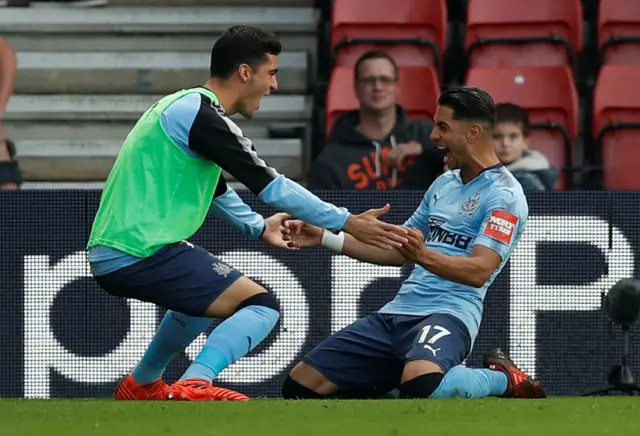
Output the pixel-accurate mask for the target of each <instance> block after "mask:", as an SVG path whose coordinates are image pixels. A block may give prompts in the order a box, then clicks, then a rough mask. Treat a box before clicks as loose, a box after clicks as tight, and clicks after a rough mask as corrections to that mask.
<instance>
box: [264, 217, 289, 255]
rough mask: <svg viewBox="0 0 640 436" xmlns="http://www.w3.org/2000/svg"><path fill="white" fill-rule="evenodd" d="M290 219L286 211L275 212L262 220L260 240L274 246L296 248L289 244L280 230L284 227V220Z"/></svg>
mask: <svg viewBox="0 0 640 436" xmlns="http://www.w3.org/2000/svg"><path fill="white" fill-rule="evenodd" d="M290 219H291V215H289V214H288V213H284V212H281V213H277V214H275V215H272V216H270V217H269V218H266V219H265V220H264V226H265V227H264V232H263V233H262V236H261V237H260V239H261V240H263V241H264V242H266V243H267V244H269V245H271V246H272V247H276V248H285V249H288V250H297V248H296V247H293V246H289V241H287V240H285V239H283V236H284V234H283V233H282V230H283V229H284V228H285V227H284V226H285V222H287V220H290Z"/></svg>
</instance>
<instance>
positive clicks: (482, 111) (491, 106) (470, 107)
mask: <svg viewBox="0 0 640 436" xmlns="http://www.w3.org/2000/svg"><path fill="white" fill-rule="evenodd" d="M438 105H440V106H444V107H448V108H449V109H451V110H452V111H453V119H454V120H459V121H481V122H484V123H486V124H488V125H489V127H493V126H494V125H495V123H496V105H495V103H494V102H493V98H491V96H490V95H489V93H488V92H486V91H483V90H482V89H480V88H475V87H473V86H457V87H452V88H449V89H447V90H446V91H444V92H443V93H442V95H441V96H440V98H439V99H438Z"/></svg>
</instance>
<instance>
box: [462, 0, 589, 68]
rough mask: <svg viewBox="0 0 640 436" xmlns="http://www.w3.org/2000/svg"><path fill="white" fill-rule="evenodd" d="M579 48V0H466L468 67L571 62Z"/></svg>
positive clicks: (580, 33) (541, 64)
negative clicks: (467, 4) (467, 0)
mask: <svg viewBox="0 0 640 436" xmlns="http://www.w3.org/2000/svg"><path fill="white" fill-rule="evenodd" d="M580 50H582V4H581V3H580V0H537V1H517V0H469V7H468V10H467V30H466V36H465V51H466V52H467V56H468V60H467V62H468V65H469V66H470V67H498V66H514V65H537V66H550V65H571V66H572V67H573V66H575V62H576V53H577V52H579V51H580Z"/></svg>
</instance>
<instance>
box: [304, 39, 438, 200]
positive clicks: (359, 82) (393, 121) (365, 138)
mask: <svg viewBox="0 0 640 436" xmlns="http://www.w3.org/2000/svg"><path fill="white" fill-rule="evenodd" d="M354 83H355V94H356V97H357V99H358V102H359V106H360V107H359V109H356V110H353V111H350V112H346V113H344V114H343V115H342V116H340V117H339V118H338V119H336V121H335V123H334V125H333V126H332V128H331V132H330V134H329V141H328V145H327V147H326V148H325V149H324V150H323V151H322V152H321V153H320V155H319V156H318V158H317V159H316V161H315V162H314V163H313V165H312V166H311V169H310V172H309V178H308V183H309V188H310V189H315V190H322V189H326V190H386V189H401V190H425V189H427V188H428V187H429V186H430V185H431V183H432V182H433V181H434V180H435V179H436V177H438V176H439V175H440V174H441V173H442V167H443V155H442V152H441V151H439V150H438V148H437V147H436V145H435V144H434V143H433V142H432V141H430V140H429V133H430V132H431V129H432V125H431V124H430V123H429V122H427V121H423V120H410V119H408V118H407V116H406V114H405V111H404V109H403V108H402V106H401V105H399V104H398V103H397V98H398V95H399V86H398V65H397V64H396V62H395V60H394V59H393V58H392V57H391V56H389V55H388V54H387V53H385V52H384V51H378V50H372V51H368V52H366V53H364V54H363V55H362V56H361V57H360V58H359V59H358V61H357V62H356V64H355V66H354ZM415 86H416V87H417V86H420V84H419V83H416V84H415Z"/></svg>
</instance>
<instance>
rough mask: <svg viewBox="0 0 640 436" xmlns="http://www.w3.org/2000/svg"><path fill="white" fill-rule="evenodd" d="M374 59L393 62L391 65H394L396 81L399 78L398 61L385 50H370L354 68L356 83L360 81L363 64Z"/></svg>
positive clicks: (360, 58) (359, 59)
mask: <svg viewBox="0 0 640 436" xmlns="http://www.w3.org/2000/svg"><path fill="white" fill-rule="evenodd" d="M373 59H386V60H388V61H389V62H391V65H393V74H394V76H395V77H394V79H397V78H398V64H397V63H396V60H395V59H394V58H393V57H392V56H391V55H390V54H389V53H387V52H386V51H383V50H369V51H366V52H364V53H363V54H362V55H361V56H360V57H359V58H358V60H357V61H356V64H355V65H354V66H353V79H354V81H356V82H357V81H358V79H359V78H360V65H362V63H363V62H366V61H370V60H373Z"/></svg>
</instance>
